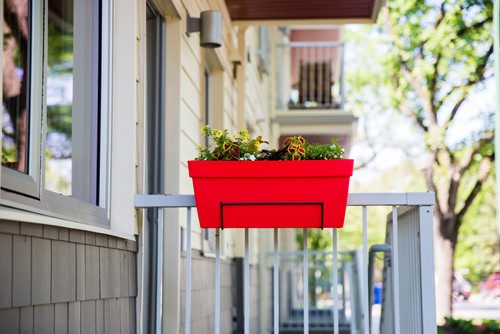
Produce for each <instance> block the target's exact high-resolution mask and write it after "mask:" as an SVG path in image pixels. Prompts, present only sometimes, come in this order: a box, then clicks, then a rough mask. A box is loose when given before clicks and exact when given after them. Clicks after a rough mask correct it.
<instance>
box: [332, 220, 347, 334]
mask: <svg viewBox="0 0 500 334" xmlns="http://www.w3.org/2000/svg"><path fill="white" fill-rule="evenodd" d="M332 239H333V284H332V285H333V286H332V292H333V310H332V311H333V333H334V334H339V296H338V291H337V288H338V284H339V276H338V271H339V267H338V266H339V264H338V244H337V243H338V239H337V229H336V228H334V229H333V231H332ZM342 307H343V308H344V311H345V299H344V303H343V305H342Z"/></svg>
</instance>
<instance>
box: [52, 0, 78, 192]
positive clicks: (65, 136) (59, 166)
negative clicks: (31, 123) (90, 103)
mask: <svg viewBox="0 0 500 334" xmlns="http://www.w3.org/2000/svg"><path fill="white" fill-rule="evenodd" d="M48 8H49V15H48V40H47V42H48V50H47V52H48V54H47V62H48V71H47V132H46V146H45V188H46V189H48V190H51V191H54V192H57V193H60V194H64V195H71V194H72V167H73V166H72V165H73V148H72V124H73V59H74V57H73V54H74V53H73V1H71V0H70V1H68V0H49V1H48Z"/></svg>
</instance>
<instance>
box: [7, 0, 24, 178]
mask: <svg viewBox="0 0 500 334" xmlns="http://www.w3.org/2000/svg"><path fill="white" fill-rule="evenodd" d="M29 11H30V8H29V6H28V1H26V0H11V1H8V2H6V3H4V18H3V29H4V30H3V61H2V67H3V77H2V81H3V91H2V165H3V166H6V167H9V168H12V169H15V170H17V171H19V172H21V173H28V154H29V152H28V149H29V145H28V143H29V139H28V135H29V110H28V96H29V94H28V92H29V89H28V87H29V47H30V24H29Z"/></svg>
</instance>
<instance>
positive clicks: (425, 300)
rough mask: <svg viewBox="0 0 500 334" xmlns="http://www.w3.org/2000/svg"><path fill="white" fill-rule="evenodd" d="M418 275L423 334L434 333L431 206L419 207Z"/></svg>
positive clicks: (434, 296)
mask: <svg viewBox="0 0 500 334" xmlns="http://www.w3.org/2000/svg"><path fill="white" fill-rule="evenodd" d="M419 211H420V212H419V213H420V214H419V218H420V221H419V232H420V238H419V240H420V275H421V283H420V284H421V291H422V305H426V306H425V307H422V324H423V327H422V329H423V332H422V333H423V334H431V333H433V334H434V333H436V307H435V304H434V303H435V300H436V299H435V298H436V294H435V282H434V245H433V240H434V236H433V220H432V206H422V207H420V208H419Z"/></svg>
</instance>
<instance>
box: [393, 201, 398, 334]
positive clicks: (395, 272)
mask: <svg viewBox="0 0 500 334" xmlns="http://www.w3.org/2000/svg"><path fill="white" fill-rule="evenodd" d="M398 241H399V240H398V209H397V207H395V206H394V207H393V208H392V245H391V246H392V248H391V258H392V280H393V282H392V286H393V294H392V299H393V311H394V333H395V334H399V333H400V319H399V253H398V251H399V245H398Z"/></svg>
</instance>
